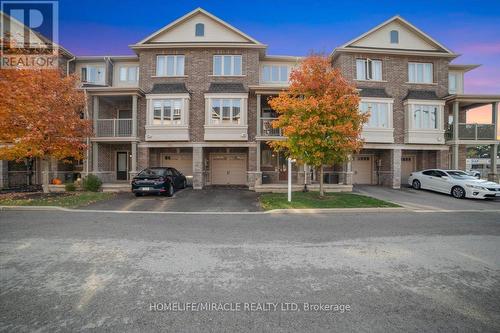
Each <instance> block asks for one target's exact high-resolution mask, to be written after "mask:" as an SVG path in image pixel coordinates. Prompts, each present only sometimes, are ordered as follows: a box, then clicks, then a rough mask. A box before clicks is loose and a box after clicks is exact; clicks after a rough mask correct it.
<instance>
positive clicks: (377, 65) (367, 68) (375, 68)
mask: <svg viewBox="0 0 500 333" xmlns="http://www.w3.org/2000/svg"><path fill="white" fill-rule="evenodd" d="M356 79H357V80H374V81H382V61H381V60H372V59H356Z"/></svg>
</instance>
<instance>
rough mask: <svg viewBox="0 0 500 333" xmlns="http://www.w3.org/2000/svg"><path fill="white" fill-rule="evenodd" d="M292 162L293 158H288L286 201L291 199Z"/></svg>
mask: <svg viewBox="0 0 500 333" xmlns="http://www.w3.org/2000/svg"><path fill="white" fill-rule="evenodd" d="M292 162H295V160H292V159H291V158H288V202H291V201H292Z"/></svg>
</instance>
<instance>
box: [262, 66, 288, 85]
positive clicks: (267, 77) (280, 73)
mask: <svg viewBox="0 0 500 333" xmlns="http://www.w3.org/2000/svg"><path fill="white" fill-rule="evenodd" d="M288 77H289V69H288V66H286V65H264V66H262V82H269V83H287V82H288Z"/></svg>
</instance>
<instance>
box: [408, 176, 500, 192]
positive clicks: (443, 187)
mask: <svg viewBox="0 0 500 333" xmlns="http://www.w3.org/2000/svg"><path fill="white" fill-rule="evenodd" d="M408 184H409V185H411V186H412V187H413V188H414V189H416V190H419V189H426V190H432V191H437V192H442V193H448V194H451V195H452V196H453V197H455V198H458V199H462V198H477V199H486V198H494V197H500V185H499V184H497V183H494V182H489V181H486V180H481V179H477V178H475V177H473V176H470V175H468V174H467V173H466V172H464V171H460V170H441V169H429V170H424V171H419V172H413V173H411V175H410V177H409V178H408Z"/></svg>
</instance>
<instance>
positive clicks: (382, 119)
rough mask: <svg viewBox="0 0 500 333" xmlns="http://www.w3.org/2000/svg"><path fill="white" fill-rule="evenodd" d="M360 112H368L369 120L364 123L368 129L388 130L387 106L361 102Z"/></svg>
mask: <svg viewBox="0 0 500 333" xmlns="http://www.w3.org/2000/svg"><path fill="white" fill-rule="evenodd" d="M359 108H360V110H361V112H363V113H366V112H369V113H370V119H369V120H368V122H367V123H366V125H365V126H366V127H368V128H389V104H388V103H371V102H361V104H360V107H359Z"/></svg>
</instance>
